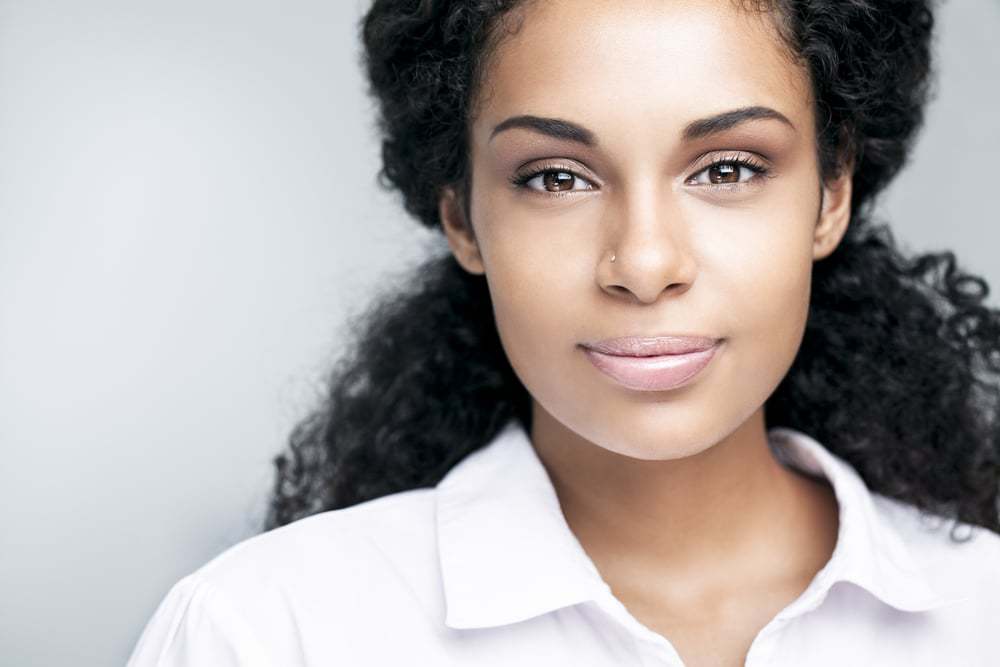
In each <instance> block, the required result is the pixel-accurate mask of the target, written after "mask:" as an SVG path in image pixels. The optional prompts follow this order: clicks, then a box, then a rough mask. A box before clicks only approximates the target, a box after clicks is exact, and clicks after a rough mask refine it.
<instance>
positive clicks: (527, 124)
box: [490, 116, 597, 146]
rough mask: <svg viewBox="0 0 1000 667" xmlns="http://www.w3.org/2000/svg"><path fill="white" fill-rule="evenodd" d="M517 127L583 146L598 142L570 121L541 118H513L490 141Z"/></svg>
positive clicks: (501, 124) (492, 134) (499, 128)
mask: <svg viewBox="0 0 1000 667" xmlns="http://www.w3.org/2000/svg"><path fill="white" fill-rule="evenodd" d="M515 127H520V128H524V129H527V130H534V131H535V132H539V133H541V134H545V135H548V136H550V137H554V138H556V139H563V140H566V141H575V142H577V143H580V144H583V145H584V146H596V145H597V141H596V140H595V139H594V133H593V132H591V131H590V130H588V129H587V128H585V127H581V126H580V125H577V124H576V123H571V122H569V121H568V120H561V119H559V118H541V117H539V116H511V117H510V118H508V119H507V120H505V121H503V122H502V123H500V124H499V125H497V126H496V127H494V128H493V132H491V133H490V141H493V137H495V136H497V135H498V134H500V133H501V132H503V131H504V130H509V129H511V128H515Z"/></svg>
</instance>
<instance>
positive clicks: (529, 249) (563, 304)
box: [477, 197, 601, 394]
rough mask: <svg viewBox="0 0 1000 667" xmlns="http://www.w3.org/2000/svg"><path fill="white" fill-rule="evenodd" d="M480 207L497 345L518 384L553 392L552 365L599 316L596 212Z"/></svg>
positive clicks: (494, 202)
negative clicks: (519, 381) (520, 382)
mask: <svg viewBox="0 0 1000 667" xmlns="http://www.w3.org/2000/svg"><path fill="white" fill-rule="evenodd" d="M482 203H483V206H482V208H481V209H480V210H481V214H480V217H479V218H477V219H478V220H479V221H480V222H481V223H482V224H481V225H480V230H481V231H480V232H479V242H480V249H481V252H482V256H483V262H484V265H485V268H486V279H487V282H488V284H489V288H490V297H491V299H492V301H493V309H494V314H495V317H496V323H497V330H498V332H499V334H500V340H501V342H502V343H503V346H504V350H505V352H506V353H507V356H508V358H509V360H510V362H511V365H512V366H513V368H514V370H515V371H516V372H517V374H518V376H519V377H520V378H521V380H522V382H524V384H525V385H526V386H527V388H528V389H529V390H530V391H532V393H535V394H537V393H544V392H545V388H546V387H549V386H550V385H551V386H556V387H558V386H559V382H558V379H559V378H560V377H562V375H563V373H562V371H561V370H560V367H559V366H558V365H559V364H560V363H562V364H565V363H566V359H567V355H568V354H569V355H572V354H575V349H574V348H575V345H576V344H577V343H578V342H580V340H582V337H583V336H585V335H586V324H587V323H588V322H591V321H592V320H593V318H594V317H595V316H599V315H600V312H601V311H600V307H599V304H595V302H594V299H595V295H596V294H597V293H599V291H600V290H599V287H598V285H597V283H596V277H595V270H596V268H597V263H598V262H599V261H600V257H599V254H600V246H601V239H600V237H599V236H598V234H599V232H600V226H599V221H598V219H599V211H598V210H597V207H595V206H587V205H586V203H584V202H581V203H584V204H585V205H584V206H579V207H577V206H572V205H571V206H553V207H551V208H550V209H547V210H544V209H528V208H526V207H523V206H517V205H511V203H510V201H509V200H505V199H504V198H502V197H496V198H490V197H486V198H485V199H484V201H483V202H482ZM594 216H597V217H598V219H595V217H594ZM562 370H565V369H562Z"/></svg>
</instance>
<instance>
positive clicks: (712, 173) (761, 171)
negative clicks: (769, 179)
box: [685, 159, 769, 186]
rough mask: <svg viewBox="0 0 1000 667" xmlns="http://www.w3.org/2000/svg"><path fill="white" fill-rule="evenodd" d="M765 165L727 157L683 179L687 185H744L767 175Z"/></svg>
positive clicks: (767, 171)
mask: <svg viewBox="0 0 1000 667" xmlns="http://www.w3.org/2000/svg"><path fill="white" fill-rule="evenodd" d="M768 173H769V170H768V168H767V167H765V166H763V165H761V166H757V165H755V164H750V163H747V162H744V161H742V160H736V159H727V160H720V161H718V162H715V163H714V164H710V165H709V166H707V167H705V168H704V169H702V170H701V171H699V172H698V173H697V174H695V175H694V176H691V177H690V178H688V179H687V181H685V183H687V184H688V185H708V186H712V185H744V184H748V183H750V182H752V181H755V180H756V179H757V177H758V176H766V175H768Z"/></svg>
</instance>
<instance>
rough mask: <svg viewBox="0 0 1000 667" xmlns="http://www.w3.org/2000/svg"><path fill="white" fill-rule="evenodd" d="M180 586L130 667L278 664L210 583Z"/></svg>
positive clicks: (141, 640) (161, 610)
mask: <svg viewBox="0 0 1000 667" xmlns="http://www.w3.org/2000/svg"><path fill="white" fill-rule="evenodd" d="M196 576H197V575H189V576H187V577H185V578H184V579H181V580H180V581H179V582H177V583H176V584H175V585H174V586H173V588H171V589H170V591H169V592H168V593H167V595H166V597H165V598H164V599H163V601H162V602H161V603H160V606H159V607H157V609H156V611H155V612H154V614H153V617H152V618H151V619H150V620H149V622H148V623H147V624H146V627H145V629H144V630H143V632H142V635H141V636H140V638H139V641H138V643H137V644H136V646H135V650H134V651H133V653H132V657H131V658H130V659H129V662H128V665H127V667H195V666H199V667H200V666H202V665H211V666H212V667H263V666H264V665H272V664H276V663H273V662H272V661H271V660H270V659H269V657H268V656H267V655H266V653H265V652H264V650H263V648H262V647H261V646H260V645H259V643H258V642H257V640H256V639H255V638H254V635H253V633H252V632H251V631H250V629H249V627H248V626H247V625H246V622H245V621H244V620H243V618H242V617H241V616H240V614H239V613H238V612H237V611H236V609H235V608H234V607H232V606H230V603H229V602H228V600H226V598H225V597H224V596H223V595H222V594H221V593H220V592H219V591H218V590H216V589H215V588H213V587H212V586H211V584H209V583H208V582H206V581H204V580H200V579H197V578H196Z"/></svg>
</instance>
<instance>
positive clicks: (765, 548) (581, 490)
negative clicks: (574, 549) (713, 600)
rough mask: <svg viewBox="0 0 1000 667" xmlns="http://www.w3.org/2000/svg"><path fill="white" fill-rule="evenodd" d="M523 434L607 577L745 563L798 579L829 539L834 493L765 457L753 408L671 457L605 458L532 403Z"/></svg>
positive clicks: (812, 567)
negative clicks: (700, 445)
mask: <svg viewBox="0 0 1000 667" xmlns="http://www.w3.org/2000/svg"><path fill="white" fill-rule="evenodd" d="M531 439H532V444H533V445H534V447H535V449H536V451H537V452H538V455H539V458H540V459H541V461H542V464H543V465H544V466H545V468H546V470H547V471H548V473H549V476H550V477H551V479H552V482H553V485H554V487H555V489H556V494H557V495H558V497H559V501H560V505H561V507H562V509H563V513H564V515H565V517H566V520H567V523H568V524H569V526H570V528H571V529H572V530H573V532H574V534H576V536H577V538H578V539H579V540H580V542H581V544H582V545H583V547H584V549H585V550H586V551H587V552H588V554H589V555H590V556H591V558H592V559H593V560H594V562H595V564H596V565H597V566H598V569H600V570H602V574H604V575H605V578H612V577H614V576H615V573H616V572H620V573H621V574H622V576H627V574H626V573H634V572H644V573H645V575H644V576H647V575H648V574H649V573H650V572H652V571H656V572H658V573H663V574H664V575H665V576H667V577H669V578H671V579H676V580H677V581H686V582H690V581H693V580H697V579H698V578H701V579H702V580H705V579H706V576H707V575H706V573H727V572H730V573H731V572H737V571H738V572H740V573H741V575H740V576H745V575H746V574H747V572H748V568H749V570H750V571H755V572H756V573H757V575H760V576H766V575H767V574H772V573H773V574H775V576H784V577H804V578H806V579H807V580H808V578H809V577H811V576H812V574H815V571H817V570H818V569H819V567H821V566H822V564H823V563H824V562H826V560H827V559H828V557H829V555H830V553H831V552H832V549H833V545H834V544H835V542H836V515H837V509H836V498H835V496H834V495H833V493H832V490H830V489H829V487H828V486H827V485H825V483H823V482H818V481H814V480H812V479H811V478H807V477H806V476H805V475H803V474H801V473H799V472H797V471H794V470H792V469H790V468H786V467H785V466H783V465H782V464H781V463H780V462H779V461H778V460H777V459H776V458H775V457H774V454H773V453H772V451H771V449H770V446H769V445H768V441H767V433H766V429H765V425H764V417H763V409H761V410H759V411H758V412H757V413H755V414H754V415H753V416H752V417H751V418H749V419H748V420H747V421H746V422H745V423H744V424H742V425H741V426H740V427H739V428H738V429H736V430H735V431H734V432H732V433H731V434H730V435H728V436H727V437H725V438H724V439H723V440H721V441H719V442H718V443H716V444H714V445H713V446H710V447H708V448H706V449H704V450H703V451H700V452H698V453H696V454H693V455H690V456H685V457H682V458H675V459H663V460H648V459H639V458H634V457H630V456H625V455H622V454H619V453H617V452H613V451H610V450H609V449H607V448H604V447H600V446H598V445H595V444H594V443H591V442H589V441H587V440H585V439H583V438H581V437H580V436H579V435H578V434H576V433H575V432H573V431H571V430H569V429H568V428H567V427H566V426H564V425H563V424H561V423H560V422H558V421H557V420H556V419H554V418H553V417H551V415H548V414H547V413H546V412H545V411H544V410H542V409H541V408H540V407H539V406H537V405H536V408H535V413H534V418H533V422H532V434H531ZM831 519H832V520H833V523H832V525H831ZM793 560H794V562H792V561H793ZM737 564H738V566H737ZM775 567H778V569H779V570H780V573H779V572H773V570H774V569H775ZM768 569H769V570H771V571H772V572H766V570H768Z"/></svg>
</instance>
